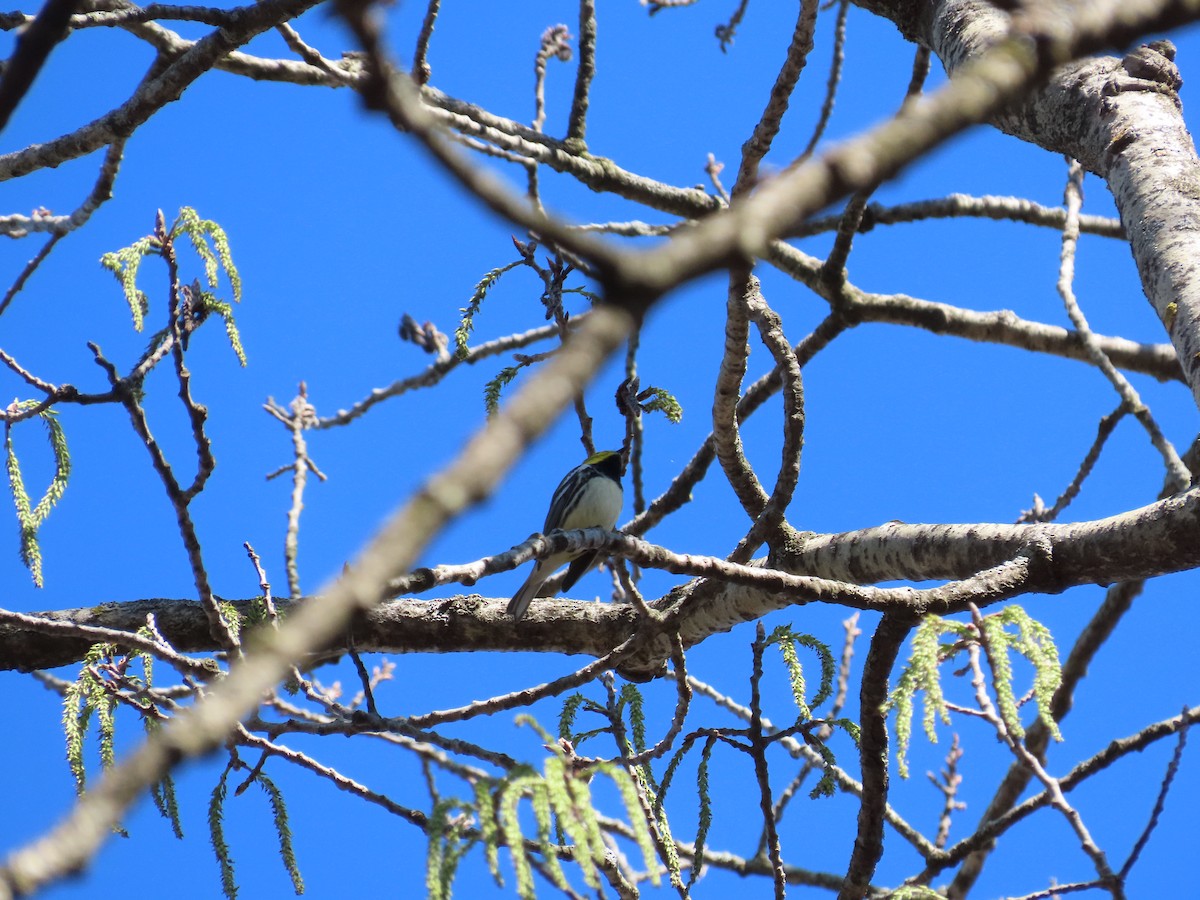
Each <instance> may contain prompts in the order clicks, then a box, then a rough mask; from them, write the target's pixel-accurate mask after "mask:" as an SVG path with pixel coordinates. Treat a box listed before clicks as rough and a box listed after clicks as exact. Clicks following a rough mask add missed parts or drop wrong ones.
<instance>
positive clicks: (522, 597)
mask: <svg viewBox="0 0 1200 900" xmlns="http://www.w3.org/2000/svg"><path fill="white" fill-rule="evenodd" d="M623 502H624V494H623V493H622V491H621V485H620V484H619V483H617V482H615V481H613V480H612V479H611V478H606V477H603V476H597V477H596V479H595V483H594V484H592V485H591V486H590V488H589V490H588V492H587V495H586V499H585V500H583V501H581V502H580V503H579V504H578V505H577V506H576V507H575V508H574V509H572V510H571V511H570V512H568V513H567V516H566V518H565V519H564V520H563V521H562V522H561V523H559V524H558V525H557V526H556V527H558V528H560V529H562V530H563V531H570V530H572V529H575V528H603V529H605V530H606V531H612V529H613V527H614V526H615V525H616V524H617V516H619V515H620V514H621V505H622V503H623ZM546 530H553V529H551V528H548V529H546ZM598 555H599V554H598V553H597V552H596V551H595V550H585V551H583V552H582V553H556V554H554V555H553V556H550V557H547V558H546V559H539V560H538V561H537V563H536V564H535V565H534V567H533V571H532V572H530V573H529V577H528V578H527V579H525V583H524V584H523V585H521V589H520V590H519V591H517V593H516V594H514V595H513V598H512V600H510V601H509V603H508V614H509V615H510V616H512V617H513V618H514V619H520V618H521V617H522V616H524V615H525V610H526V609H528V608H529V602H530V601H531V600H533V598H534V597H536V596H538V591H539V590H540V589H541V587H542V585H543V584H544V583H545V581H546V579H547V578H549V577H550V576H551V575H553V574H554V573H555V571H556V570H557V569H558V568H559V566H561V565H563V564H564V563H568V562H569V563H571V568H570V570H569V571H568V572H567V577H566V578H564V579H563V583H562V587H561V589H562V590H567V589H568V588H570V587H571V586H572V585H573V584H575V582H576V581H578V580H579V578H580V576H582V575H583V574H584V573H585V572H586V571H587V570H588V569H590V568H591V567H592V566H593V565H595V564H596V562H597V561H598V560H597V557H598Z"/></svg>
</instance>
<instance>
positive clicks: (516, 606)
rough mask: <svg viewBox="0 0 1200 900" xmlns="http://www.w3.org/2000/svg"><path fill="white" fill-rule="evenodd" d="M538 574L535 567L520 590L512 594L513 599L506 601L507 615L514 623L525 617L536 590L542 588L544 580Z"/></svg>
mask: <svg viewBox="0 0 1200 900" xmlns="http://www.w3.org/2000/svg"><path fill="white" fill-rule="evenodd" d="M540 574H541V573H540V572H539V571H538V568H537V567H536V566H535V567H534V569H533V571H532V572H531V573H530V574H529V577H528V578H527V579H526V580H525V583H524V584H523V585H521V589H520V590H519V591H517V592H516V593H515V594H513V598H512V599H511V600H509V601H508V610H507V612H508V614H509V615H510V616H512V617H513V620H514V621H516V622H519V621H521V619H522V618H523V617H524V615H525V611H526V610H527V609H529V603H530V601H531V600H533V598H534V597H535V596H537V592H538V588H540V587H541V586H542V582H543V581H545V578H543V577H540Z"/></svg>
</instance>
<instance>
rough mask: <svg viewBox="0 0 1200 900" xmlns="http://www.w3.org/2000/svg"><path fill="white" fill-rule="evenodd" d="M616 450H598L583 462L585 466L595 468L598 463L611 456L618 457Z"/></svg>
mask: <svg viewBox="0 0 1200 900" xmlns="http://www.w3.org/2000/svg"><path fill="white" fill-rule="evenodd" d="M616 455H617V452H616V451H615V450H597V451H596V452H595V453H593V454H592V455H591V456H589V457H588V458H587V459H585V460H584V461H583V464H584V465H585V466H594V465H595V464H596V463H598V462H602V461H603V460H606V459H608V458H609V457H610V456H616Z"/></svg>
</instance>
